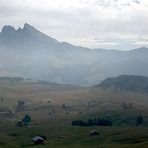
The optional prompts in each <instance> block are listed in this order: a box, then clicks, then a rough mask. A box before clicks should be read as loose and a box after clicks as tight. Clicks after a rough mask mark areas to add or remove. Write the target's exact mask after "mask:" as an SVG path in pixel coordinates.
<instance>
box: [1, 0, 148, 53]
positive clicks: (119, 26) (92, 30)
mask: <svg viewBox="0 0 148 148" xmlns="http://www.w3.org/2000/svg"><path fill="white" fill-rule="evenodd" d="M24 23H29V24H30V25H32V26H34V27H35V28H37V29H38V30H40V31H41V32H44V33H45V34H47V35H49V36H51V37H53V38H56V39H57V40H59V41H66V42H69V43H72V44H74V45H78V46H84V47H89V48H105V49H117V50H130V49H134V48H139V47H143V46H145V47H148V0H1V1H0V29H2V27H3V26H4V25H12V26H14V27H15V28H16V29H17V28H18V27H22V26H23V25H24Z"/></svg>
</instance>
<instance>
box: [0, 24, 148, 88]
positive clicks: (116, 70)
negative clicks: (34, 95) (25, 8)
mask: <svg viewBox="0 0 148 148" xmlns="http://www.w3.org/2000/svg"><path fill="white" fill-rule="evenodd" d="M147 65H148V49H147V48H145V47H142V48H139V49H135V50H131V51H117V50H104V49H89V48H84V47H79V46H74V45H72V44H69V43H67V42H59V41H57V40H56V39H54V38H51V37H49V36H47V35H46V34H44V33H42V32H40V31H38V30H37V29H35V28H34V27H33V26H31V25H29V24H27V23H26V24H25V25H24V27H23V28H18V29H15V28H14V27H12V26H9V25H7V26H4V27H3V29H2V31H1V33H0V76H23V77H29V78H34V79H43V80H49V81H52V82H58V83H68V84H77V85H91V84H96V83H98V82H100V81H102V80H103V79H105V78H107V77H110V76H118V75H120V74H137V75H145V76H148V69H147V68H146V67H147Z"/></svg>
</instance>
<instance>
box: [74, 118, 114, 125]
mask: <svg viewBox="0 0 148 148" xmlns="http://www.w3.org/2000/svg"><path fill="white" fill-rule="evenodd" d="M72 125H73V126H94V125H96V126H112V125H113V123H112V121H111V120H109V119H100V118H98V119H96V118H95V119H88V121H82V120H74V121H72Z"/></svg>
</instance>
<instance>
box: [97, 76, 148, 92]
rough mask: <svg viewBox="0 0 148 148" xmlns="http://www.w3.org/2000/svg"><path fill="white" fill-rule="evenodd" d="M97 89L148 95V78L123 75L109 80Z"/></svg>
mask: <svg viewBox="0 0 148 148" xmlns="http://www.w3.org/2000/svg"><path fill="white" fill-rule="evenodd" d="M96 87H101V88H104V89H106V88H113V89H115V90H121V91H132V92H144V93H148V77H144V76H134V75H121V76H118V77H111V78H107V79H105V80H104V81H102V82H101V83H100V84H99V85H96Z"/></svg>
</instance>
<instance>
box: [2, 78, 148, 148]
mask: <svg viewBox="0 0 148 148" xmlns="http://www.w3.org/2000/svg"><path fill="white" fill-rule="evenodd" d="M18 100H23V101H25V105H26V108H25V110H24V111H21V112H18V113H15V108H16V104H17V101H18ZM125 102H126V103H127V104H128V103H132V108H127V109H125V108H123V103H125ZM63 104H64V106H65V107H64V108H63ZM0 109H1V111H0V137H1V138H0V148H23V147H24V148H25V147H26V148H31V147H32V148H147V147H148V116H147V114H148V95H147V94H140V93H137V94H134V93H130V92H124V93H123V92H113V91H104V90H100V89H96V88H83V87H74V86H66V85H44V84H38V83H35V82H32V81H17V82H14V81H12V82H10V81H3V80H1V81H0ZM8 109H11V111H12V113H11V114H10V113H9V112H8ZM25 114H29V115H30V116H31V118H32V121H31V123H30V124H29V126H27V127H17V126H16V125H17V122H18V121H21V120H22V118H23V117H24V115H25ZM139 115H142V116H143V118H144V124H143V126H142V127H136V118H137V116H139ZM89 118H110V119H111V120H112V121H113V126H112V127H99V126H92V127H79V126H77V127H74V126H72V125H71V122H72V121H73V120H77V119H82V120H84V121H85V120H88V119H89ZM91 130H97V131H98V132H99V133H100V134H99V135H97V136H93V137H92V136H90V135H89V132H90V131H91ZM36 135H45V136H46V137H47V141H46V142H45V143H44V144H43V145H35V144H34V143H33V142H32V137H33V136H36ZM61 136H62V137H63V138H59V137H61Z"/></svg>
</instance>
